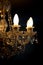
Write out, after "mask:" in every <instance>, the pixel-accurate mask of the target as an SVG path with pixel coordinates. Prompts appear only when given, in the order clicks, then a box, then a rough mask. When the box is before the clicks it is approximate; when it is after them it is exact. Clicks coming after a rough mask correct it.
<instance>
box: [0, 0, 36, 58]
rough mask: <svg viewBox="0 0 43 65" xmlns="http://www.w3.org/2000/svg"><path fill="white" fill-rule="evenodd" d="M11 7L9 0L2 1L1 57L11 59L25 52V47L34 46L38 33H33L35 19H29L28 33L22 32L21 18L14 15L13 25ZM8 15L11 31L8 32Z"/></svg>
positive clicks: (0, 10) (0, 22)
mask: <svg viewBox="0 0 43 65" xmlns="http://www.w3.org/2000/svg"><path fill="white" fill-rule="evenodd" d="M10 9H11V5H10V3H9V2H8V0H2V1H0V56H1V57H11V56H13V55H15V54H16V53H20V52H23V51H24V50H25V45H27V44H29V42H30V43H31V44H33V42H34V41H35V35H36V33H37V32H36V31H35V32H34V31H33V28H34V26H33V19H32V17H30V18H29V20H28V21H27V27H26V30H27V31H20V27H21V26H20V25H19V17H18V15H17V14H15V15H14V18H13V24H12V17H11V13H10ZM5 13H7V15H8V22H9V31H6V30H7V27H8V24H7V21H6V18H5V17H6V14H5Z"/></svg>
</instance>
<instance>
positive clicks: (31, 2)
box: [2, 0, 43, 64]
mask: <svg viewBox="0 0 43 65" xmlns="http://www.w3.org/2000/svg"><path fill="white" fill-rule="evenodd" d="M11 4H12V7H11V14H12V18H13V16H14V15H15V13H17V14H18V16H19V19H20V23H19V24H20V25H21V26H22V28H21V30H22V29H23V30H25V27H26V22H27V20H28V19H29V17H32V18H33V20H34V26H35V30H36V31H37V35H38V36H37V38H38V44H35V43H34V44H33V45H31V44H28V45H27V46H26V50H25V52H24V54H20V55H18V56H17V55H16V56H13V57H12V58H10V59H8V60H3V59H2V62H4V63H6V62H8V63H12V64H13V63H14V62H15V61H19V62H20V61H21V62H22V61H28V62H31V61H35V62H38V60H39V61H40V60H42V59H41V58H42V43H41V38H42V32H41V31H42V22H43V3H42V0H11Z"/></svg>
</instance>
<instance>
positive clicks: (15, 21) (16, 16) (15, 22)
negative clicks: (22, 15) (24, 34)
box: [13, 14, 19, 26]
mask: <svg viewBox="0 0 43 65" xmlns="http://www.w3.org/2000/svg"><path fill="white" fill-rule="evenodd" d="M13 23H14V26H18V24H19V17H18V15H17V14H15V15H14V18H13Z"/></svg>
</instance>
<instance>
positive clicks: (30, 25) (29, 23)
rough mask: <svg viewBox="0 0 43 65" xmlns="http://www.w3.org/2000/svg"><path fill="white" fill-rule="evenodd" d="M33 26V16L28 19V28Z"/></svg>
mask: <svg viewBox="0 0 43 65" xmlns="http://www.w3.org/2000/svg"><path fill="white" fill-rule="evenodd" d="M31 27H33V19H32V17H30V18H29V20H28V21H27V28H31Z"/></svg>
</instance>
